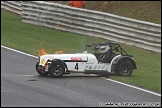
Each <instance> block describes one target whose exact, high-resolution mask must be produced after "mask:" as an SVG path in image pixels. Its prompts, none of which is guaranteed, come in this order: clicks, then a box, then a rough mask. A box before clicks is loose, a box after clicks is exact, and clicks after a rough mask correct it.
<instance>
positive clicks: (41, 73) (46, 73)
mask: <svg viewBox="0 0 162 108" xmlns="http://www.w3.org/2000/svg"><path fill="white" fill-rule="evenodd" d="M38 66H39V62H37V63H36V71H37V72H38V73H39V74H40V75H42V76H47V75H48V74H49V73H48V72H43V71H41V70H38Z"/></svg>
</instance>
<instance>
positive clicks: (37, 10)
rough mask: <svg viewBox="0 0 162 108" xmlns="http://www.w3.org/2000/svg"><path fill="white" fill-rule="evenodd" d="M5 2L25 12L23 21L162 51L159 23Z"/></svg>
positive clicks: (47, 4)
mask: <svg viewBox="0 0 162 108" xmlns="http://www.w3.org/2000/svg"><path fill="white" fill-rule="evenodd" d="M15 4H17V5H15ZM20 4H21V8H20ZM2 5H5V7H7V6H8V7H12V8H13V9H14V10H15V9H17V10H18V11H19V12H20V13H19V14H21V15H22V22H26V23H32V24H36V25H40V26H46V27H49V28H55V29H59V30H63V31H69V32H73V33H78V34H82V35H88V36H94V37H100V38H104V39H108V40H112V41H116V42H121V43H126V44H128V45H132V46H135V47H140V48H144V49H147V50H150V51H155V52H161V25H159V24H154V23H149V22H144V21H139V20H135V19H130V18H125V17H121V16H117V15H113V14H109V13H104V12H98V11H92V10H86V9H79V8H73V7H70V6H66V5H61V4H58V3H51V2H43V1H22V2H20V1H19V2H16V1H15V2H14V1H12V2H9V1H6V2H2V1H1V8H2ZM11 5H13V6H11ZM20 9H21V10H22V11H20Z"/></svg>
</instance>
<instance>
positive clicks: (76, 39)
mask: <svg viewBox="0 0 162 108" xmlns="http://www.w3.org/2000/svg"><path fill="white" fill-rule="evenodd" d="M105 41H106V40H104V39H101V38H93V37H89V36H82V35H77V34H74V33H68V32H62V31H59V30H54V29H49V28H46V27H40V26H36V25H31V24H26V23H22V22H21V17H20V16H18V15H15V14H13V13H9V12H6V11H4V10H1V44H2V45H4V46H8V47H11V48H14V49H18V50H20V51H23V52H27V53H30V54H33V55H36V56H37V51H38V50H40V48H41V47H43V48H45V49H46V51H47V52H48V53H54V52H55V51H57V50H58V49H62V50H63V51H64V52H65V53H78V52H82V51H83V50H84V47H85V45H86V44H88V43H97V42H105ZM121 46H122V47H123V48H124V49H125V50H126V51H127V52H128V53H129V54H131V55H133V56H134V58H135V60H136V61H137V68H138V69H137V70H134V71H133V74H132V76H130V77H121V76H109V78H111V79H115V80H119V81H122V82H125V83H128V84H132V85H135V86H139V87H142V88H145V89H148V90H151V91H155V92H158V93H161V56H160V54H157V53H152V52H148V51H146V50H143V49H139V48H132V47H130V46H126V45H124V44H121Z"/></svg>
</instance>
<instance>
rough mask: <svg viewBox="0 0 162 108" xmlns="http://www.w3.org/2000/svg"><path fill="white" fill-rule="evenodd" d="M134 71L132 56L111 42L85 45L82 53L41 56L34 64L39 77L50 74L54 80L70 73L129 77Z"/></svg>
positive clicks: (134, 64)
mask: <svg viewBox="0 0 162 108" xmlns="http://www.w3.org/2000/svg"><path fill="white" fill-rule="evenodd" d="M88 49H89V52H88ZM92 51H93V53H90V52H92ZM134 69H137V66H136V62H135V60H134V59H133V56H132V55H128V54H127V53H126V51H124V49H123V48H121V46H120V45H119V44H118V43H116V42H111V41H109V42H105V43H97V44H87V45H86V47H85V51H84V52H83V53H76V54H46V55H42V56H40V57H39V60H38V62H37V63H36V71H37V72H38V73H39V74H40V75H44V76H46V75H48V74H50V76H51V77H54V78H58V77H61V76H62V75H64V74H70V73H72V72H73V73H84V74H105V73H106V74H107V73H108V74H116V75H120V76H131V74H132V72H133V70H134Z"/></svg>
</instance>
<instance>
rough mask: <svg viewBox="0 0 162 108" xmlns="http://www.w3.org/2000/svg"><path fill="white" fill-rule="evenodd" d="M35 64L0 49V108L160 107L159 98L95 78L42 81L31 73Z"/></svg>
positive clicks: (34, 72)
mask: <svg viewBox="0 0 162 108" xmlns="http://www.w3.org/2000/svg"><path fill="white" fill-rule="evenodd" d="M36 62H37V59H36V58H33V57H29V56H26V55H23V54H20V53H17V52H14V51H10V50H8V49H5V48H2V47H1V106H2V107H75V106H76V107H88V106H89V107H93V106H95V107H98V106H99V104H100V103H102V105H103V106H106V105H105V104H106V103H107V102H117V103H118V104H123V102H132V103H134V102H137V103H138V104H140V103H143V102H146V104H153V105H154V104H156V105H157V106H161V96H157V95H154V94H151V93H148V92H144V91H141V90H138V89H134V88H131V87H128V86H124V85H121V84H118V83H115V82H112V81H108V80H105V79H104V78H101V77H99V76H92V75H85V74H70V75H64V76H63V77H61V78H51V77H49V76H47V77H42V76H40V75H38V74H37V72H36V71H35V64H36ZM132 103H131V104H132Z"/></svg>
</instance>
